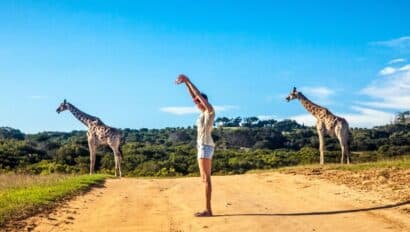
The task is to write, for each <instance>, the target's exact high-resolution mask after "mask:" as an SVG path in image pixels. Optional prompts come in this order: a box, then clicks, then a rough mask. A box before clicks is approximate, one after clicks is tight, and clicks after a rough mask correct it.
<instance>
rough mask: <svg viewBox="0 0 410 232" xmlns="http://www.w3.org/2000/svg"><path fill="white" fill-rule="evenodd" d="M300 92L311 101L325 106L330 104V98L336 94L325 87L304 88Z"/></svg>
mask: <svg viewBox="0 0 410 232" xmlns="http://www.w3.org/2000/svg"><path fill="white" fill-rule="evenodd" d="M300 91H301V92H303V93H304V94H305V95H306V96H307V97H308V98H310V99H312V100H313V101H315V102H318V103H320V104H325V105H330V104H332V100H331V96H332V95H334V94H335V93H336V91H335V90H333V89H330V88H328V87H325V86H315V87H309V86H304V87H301V88H300Z"/></svg>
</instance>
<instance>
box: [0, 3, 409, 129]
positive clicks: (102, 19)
mask: <svg viewBox="0 0 410 232" xmlns="http://www.w3.org/2000/svg"><path fill="white" fill-rule="evenodd" d="M250 3H251V4H250ZM408 9H410V2H408V1H394V2H393V1H361V2H360V3H358V1H332V3H323V1H305V3H301V1H286V2H285V1H283V2H281V3H272V1H252V2H249V1H204V2H202V3H197V2H195V3H187V1H172V3H171V2H170V1H149V3H148V1H146V2H145V3H135V2H134V1H84V0H83V1H1V2H0V87H1V92H0V126H10V127H14V128H18V129H21V130H22V131H24V132H28V133H34V132H39V131H50V130H52V131H71V130H75V129H84V127H83V125H82V124H80V123H79V122H78V121H76V120H75V119H74V118H73V117H72V116H71V115H70V114H69V113H63V114H60V115H58V114H57V113H56V112H55V109H56V108H57V106H58V105H59V104H60V103H61V101H62V100H63V99H64V98H66V99H67V100H68V101H69V102H71V103H73V104H74V105H76V106H77V107H78V108H80V109H82V110H84V111H85V112H87V113H89V114H92V115H95V116H98V117H100V118H101V119H102V120H103V121H104V122H105V123H106V124H108V125H111V126H114V127H119V128H142V127H146V128H163V127H173V126H188V125H193V124H194V122H195V118H196V114H197V112H196V111H195V110H193V109H192V107H193V104H192V100H191V99H190V98H189V95H188V93H187V91H186V89H185V88H184V87H182V86H176V85H174V84H173V82H174V80H175V78H176V77H177V75H178V74H179V73H185V74H187V75H188V76H189V77H190V78H191V80H192V81H193V82H194V83H195V84H197V86H198V88H199V89H200V90H202V91H203V92H205V93H207V94H208V96H209V98H210V102H211V103H212V104H213V105H215V106H217V109H218V110H217V111H218V112H217V116H227V117H234V116H242V117H246V116H260V117H261V118H275V119H285V118H292V119H296V120H297V121H299V122H301V123H305V124H312V123H314V120H313V117H311V116H310V115H308V114H307V113H306V111H305V110H304V109H303V108H302V106H301V105H300V104H299V103H298V102H296V101H295V102H291V103H286V102H285V100H284V98H285V97H286V96H287V94H288V93H289V91H290V90H291V89H292V87H293V86H296V87H298V88H299V89H300V90H301V91H302V92H303V93H304V94H305V95H306V96H307V97H309V98H311V99H312V100H314V101H315V102H316V103H318V104H320V105H323V106H326V107H328V108H329V109H330V110H331V111H333V112H334V113H335V114H338V115H341V116H344V117H346V118H347V119H348V121H349V123H350V125H351V126H360V127H371V126H374V125H380V124H384V123H388V122H390V121H391V120H392V118H393V115H394V113H396V112H399V111H404V110H409V108H410V66H409V65H408V64H409V63H410V30H409V27H407V26H406V25H410V16H409V15H408V12H407V11H408ZM187 107H188V108H187Z"/></svg>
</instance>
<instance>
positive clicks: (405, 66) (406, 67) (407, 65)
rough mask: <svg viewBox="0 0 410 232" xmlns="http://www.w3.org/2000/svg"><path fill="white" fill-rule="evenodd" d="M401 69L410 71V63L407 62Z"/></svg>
mask: <svg viewBox="0 0 410 232" xmlns="http://www.w3.org/2000/svg"><path fill="white" fill-rule="evenodd" d="M399 71H410V64H406V65H404V66H403V67H401V68H399Z"/></svg>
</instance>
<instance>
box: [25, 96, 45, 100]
mask: <svg viewBox="0 0 410 232" xmlns="http://www.w3.org/2000/svg"><path fill="white" fill-rule="evenodd" d="M28 98H30V99H33V100H42V99H47V98H48V96H42V95H32V96H29V97H28Z"/></svg>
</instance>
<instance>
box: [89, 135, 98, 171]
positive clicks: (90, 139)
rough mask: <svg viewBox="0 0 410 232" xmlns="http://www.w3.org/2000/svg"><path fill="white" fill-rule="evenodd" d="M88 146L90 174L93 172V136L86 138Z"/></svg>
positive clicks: (94, 156) (94, 145) (94, 155)
mask: <svg viewBox="0 0 410 232" xmlns="http://www.w3.org/2000/svg"><path fill="white" fill-rule="evenodd" d="M88 148H89V149H90V175H91V174H93V173H94V167H95V158H96V154H95V152H96V150H97V147H96V144H95V140H94V139H93V138H89V139H88Z"/></svg>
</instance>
